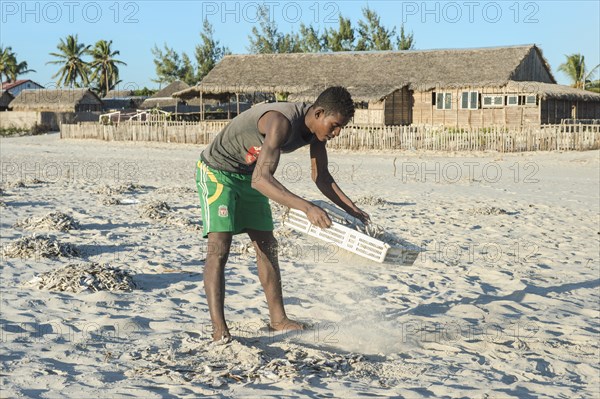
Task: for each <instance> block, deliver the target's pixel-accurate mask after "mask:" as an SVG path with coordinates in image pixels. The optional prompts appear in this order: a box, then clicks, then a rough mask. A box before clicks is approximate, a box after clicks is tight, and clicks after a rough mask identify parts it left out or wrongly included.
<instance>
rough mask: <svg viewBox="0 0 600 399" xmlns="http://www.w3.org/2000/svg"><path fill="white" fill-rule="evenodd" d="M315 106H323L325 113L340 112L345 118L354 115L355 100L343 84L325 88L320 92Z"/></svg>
mask: <svg viewBox="0 0 600 399" xmlns="http://www.w3.org/2000/svg"><path fill="white" fill-rule="evenodd" d="M313 106H314V107H321V108H323V109H324V110H325V115H332V114H337V113H339V114H340V115H342V116H343V117H344V118H352V117H353V116H354V101H353V100H352V96H351V95H350V93H348V90H346V88H344V87H342V86H332V87H328V88H327V89H325V90H324V91H323V92H322V93H321V94H319V97H317V100H316V101H315V102H314V104H313Z"/></svg>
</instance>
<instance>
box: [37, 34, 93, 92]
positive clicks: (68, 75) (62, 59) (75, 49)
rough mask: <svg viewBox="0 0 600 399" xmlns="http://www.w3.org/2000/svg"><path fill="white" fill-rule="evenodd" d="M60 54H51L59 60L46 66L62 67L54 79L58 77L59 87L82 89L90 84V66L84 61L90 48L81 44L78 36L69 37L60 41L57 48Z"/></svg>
mask: <svg viewBox="0 0 600 399" xmlns="http://www.w3.org/2000/svg"><path fill="white" fill-rule="evenodd" d="M56 48H57V49H58V50H59V52H58V53H50V55H51V56H53V57H56V58H58V59H57V60H55V61H49V62H47V63H46V64H55V65H61V68H60V69H59V70H58V72H57V73H56V74H54V75H53V76H52V78H56V77H58V80H57V81H56V84H57V85H58V86H59V87H64V86H65V85H67V86H69V87H73V86H75V87H81V83H83V85H84V86H87V85H88V84H89V71H90V68H89V65H88V63H87V62H85V61H84V60H83V57H84V56H85V55H86V54H88V52H89V48H90V46H89V45H88V46H86V45H85V44H83V43H79V42H78V39H77V35H75V36H73V35H69V36H67V37H66V39H60V43H59V44H58V45H57V46H56Z"/></svg>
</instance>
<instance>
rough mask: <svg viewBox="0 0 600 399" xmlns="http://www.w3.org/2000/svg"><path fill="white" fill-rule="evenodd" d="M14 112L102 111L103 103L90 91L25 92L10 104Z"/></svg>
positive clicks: (43, 90) (39, 90)
mask: <svg viewBox="0 0 600 399" xmlns="http://www.w3.org/2000/svg"><path fill="white" fill-rule="evenodd" d="M10 107H11V108H12V110H13V111H51V112H86V111H101V110H102V101H101V100H100V98H99V97H98V96H97V95H96V94H95V93H94V92H92V91H91V90H88V89H60V90H46V89H38V90H23V91H21V92H20V93H19V95H18V96H17V97H16V98H15V99H14V100H13V101H12V102H11V103H10Z"/></svg>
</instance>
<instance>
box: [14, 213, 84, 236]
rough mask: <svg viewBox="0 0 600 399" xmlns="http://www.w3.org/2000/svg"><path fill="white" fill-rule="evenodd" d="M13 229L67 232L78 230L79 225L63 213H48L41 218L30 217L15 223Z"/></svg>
mask: <svg viewBox="0 0 600 399" xmlns="http://www.w3.org/2000/svg"><path fill="white" fill-rule="evenodd" d="M14 227H16V228H22V229H25V230H36V231H39V230H41V231H47V230H53V231H69V230H77V229H79V223H78V222H77V221H76V220H75V219H73V218H72V217H71V216H69V215H67V214H65V213H62V212H50V213H48V214H46V215H44V216H42V217H37V218H36V217H33V216H31V217H28V218H27V219H25V220H21V221H17V222H16V223H15V225H14Z"/></svg>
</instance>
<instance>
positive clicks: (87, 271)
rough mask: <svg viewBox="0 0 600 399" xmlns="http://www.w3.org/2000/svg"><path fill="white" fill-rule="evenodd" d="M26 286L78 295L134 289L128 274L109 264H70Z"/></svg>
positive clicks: (43, 274) (134, 286)
mask: <svg viewBox="0 0 600 399" xmlns="http://www.w3.org/2000/svg"><path fill="white" fill-rule="evenodd" d="M27 285H29V286H33V287H36V288H38V289H41V290H49V291H65V292H74V293H79V292H83V291H86V290H87V291H92V292H97V291H131V290H133V289H135V288H136V285H135V283H134V282H133V279H132V277H131V275H130V274H129V272H127V271H125V270H121V269H119V268H116V267H113V266H111V265H109V264H99V263H95V262H91V263H72V264H68V265H66V266H63V267H61V268H59V269H56V270H52V271H49V272H45V273H42V274H39V275H37V276H35V277H34V278H33V279H32V280H30V281H29V282H28V283H27Z"/></svg>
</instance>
